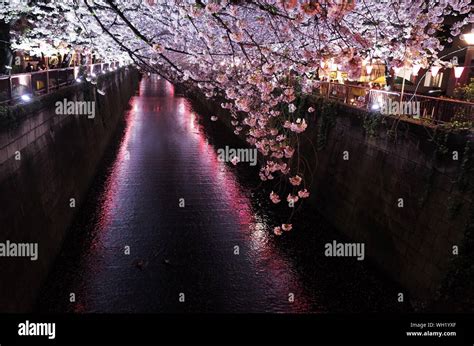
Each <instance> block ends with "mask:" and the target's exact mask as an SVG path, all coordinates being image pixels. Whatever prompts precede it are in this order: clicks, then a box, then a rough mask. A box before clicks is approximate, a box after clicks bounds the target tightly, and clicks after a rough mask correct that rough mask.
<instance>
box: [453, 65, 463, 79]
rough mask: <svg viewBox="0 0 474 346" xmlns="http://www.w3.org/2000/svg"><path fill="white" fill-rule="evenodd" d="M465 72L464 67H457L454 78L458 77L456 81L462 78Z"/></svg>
mask: <svg viewBox="0 0 474 346" xmlns="http://www.w3.org/2000/svg"><path fill="white" fill-rule="evenodd" d="M463 71H464V66H456V67H455V68H454V77H456V79H457V78H460V77H461V75H462V72H463Z"/></svg>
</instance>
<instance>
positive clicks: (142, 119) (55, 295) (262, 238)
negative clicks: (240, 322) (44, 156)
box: [36, 76, 406, 313]
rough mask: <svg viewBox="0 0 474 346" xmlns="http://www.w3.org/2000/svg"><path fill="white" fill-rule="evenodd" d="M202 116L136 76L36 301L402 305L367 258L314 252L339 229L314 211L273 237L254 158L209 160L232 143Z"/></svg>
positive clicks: (284, 308)
mask: <svg viewBox="0 0 474 346" xmlns="http://www.w3.org/2000/svg"><path fill="white" fill-rule="evenodd" d="M210 116H211V114H198V113H197V112H196V111H195V110H194V109H193V106H192V103H191V102H190V101H189V100H188V99H186V98H184V97H181V96H178V95H174V88H173V86H172V85H171V84H169V83H167V82H164V81H162V80H159V79H157V78H156V77H153V76H152V77H148V78H144V79H143V80H142V82H141V85H140V89H139V92H138V93H137V95H136V96H135V97H133V98H132V100H131V108H130V110H129V111H128V112H127V114H126V116H125V121H124V129H123V133H121V135H120V137H119V138H117V140H116V142H117V143H116V145H115V146H113V147H112V148H111V149H110V150H109V151H108V153H107V155H106V158H105V159H104V166H103V167H102V169H101V171H100V172H99V173H98V175H97V177H96V180H95V182H94V184H93V186H92V187H91V190H90V192H89V194H88V197H87V200H86V201H84V203H83V204H82V206H81V210H80V211H79V213H78V216H77V218H76V221H75V223H74V224H73V225H72V227H71V229H70V231H69V236H68V238H67V239H66V241H65V244H64V248H63V251H62V253H61V255H60V256H59V257H58V259H57V261H56V264H55V268H54V270H53V271H52V273H51V275H50V276H49V278H48V280H47V282H46V284H45V286H44V289H43V291H42V293H41V296H40V299H39V300H38V304H37V307H36V310H37V311H41V312H79V313H82V312H289V313H291V312H315V313H319V312H366V311H401V310H405V309H406V308H405V307H404V305H403V304H400V303H397V293H398V292H400V288H398V287H397V286H396V285H394V284H393V283H392V282H390V281H389V280H387V279H386V278H385V277H384V275H383V274H381V273H380V272H379V271H378V270H377V269H375V268H373V267H372V266H371V264H370V262H369V261H357V260H356V259H355V258H334V257H333V258H328V257H325V256H324V244H325V243H327V242H332V241H333V240H338V241H344V238H343V237H342V236H341V235H340V234H339V233H337V232H336V231H335V230H333V229H332V228H331V227H330V226H329V225H328V224H327V222H326V221H324V220H323V218H322V217H321V216H319V215H316V214H315V213H314V211H311V210H307V209H304V208H303V210H302V212H301V213H300V215H299V217H298V220H297V226H296V227H295V229H294V230H293V231H291V232H290V233H286V234H285V235H284V236H283V237H277V236H275V235H273V233H272V229H273V227H274V226H275V225H277V224H279V223H281V220H280V219H279V215H278V211H277V210H275V208H274V206H273V205H270V204H269V200H268V191H265V190H263V189H261V188H259V181H258V179H257V178H258V175H257V172H258V171H257V168H255V167H253V168H252V167H249V165H248V164H244V163H242V164H239V165H238V166H237V168H236V167H235V166H233V165H232V164H231V163H224V162H220V161H218V159H217V152H216V150H217V149H218V148H220V147H223V146H225V145H229V146H231V147H232V146H234V147H239V146H240V145H241V144H240V143H239V140H238V139H236V138H235V137H233V135H232V133H231V132H229V130H227V129H225V128H222V125H219V123H214V122H213V123H209V124H208V126H206V129H204V127H203V126H202V124H200V119H208V118H209V117H210ZM180 199H184V207H180ZM182 201H183V200H181V202H182ZM236 246H238V254H236ZM128 249H129V252H130V253H129V254H127V250H128ZM71 293H74V295H75V302H70V301H69V299H70V294H71ZM182 294H184V296H183V295H182ZM291 294H292V295H294V301H293V302H290V301H289V297H292V296H291ZM183 297H184V302H181V301H180V298H181V300H182V298H183Z"/></svg>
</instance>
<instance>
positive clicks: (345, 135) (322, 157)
mask: <svg viewBox="0 0 474 346" xmlns="http://www.w3.org/2000/svg"><path fill="white" fill-rule="evenodd" d="M197 93H198V92H190V93H189V95H190V96H191V97H192V98H193V99H195V100H196V102H200V103H201V104H203V101H202V100H203V99H204V97H197ZM310 105H313V106H315V108H316V112H315V113H313V114H312V115H309V114H308V118H307V119H306V121H307V122H308V129H307V131H306V132H305V134H306V135H305V136H301V140H302V142H301V150H302V153H303V155H304V157H305V158H306V159H307V160H308V162H309V166H310V167H314V169H313V170H312V173H313V175H314V177H313V184H312V187H311V189H310V191H311V193H312V194H311V198H310V208H314V209H315V210H316V211H317V212H319V213H320V214H321V215H323V216H324V217H325V218H326V219H327V220H328V221H329V222H330V223H331V224H332V225H334V226H335V228H336V229H338V230H339V231H340V232H342V233H343V234H344V235H345V236H347V237H349V238H350V239H351V240H352V241H354V242H361V243H364V244H365V251H366V258H368V259H370V261H372V262H373V263H374V264H375V265H376V266H378V267H379V268H381V269H382V271H383V272H385V273H386V274H387V276H389V277H390V278H391V279H393V280H395V281H396V282H398V283H400V284H401V285H402V286H403V287H404V288H405V291H404V292H401V293H403V294H404V299H405V301H408V300H410V298H415V299H414V300H413V299H412V301H416V302H418V303H419V302H422V303H434V302H435V301H436V300H439V299H442V298H446V299H451V298H452V295H453V293H452V292H453V289H454V287H458V288H459V292H458V293H457V294H461V295H463V294H466V293H468V292H469V291H472V289H470V285H469V284H465V283H464V284H463V282H465V281H466V280H468V281H469V279H467V278H465V277H463V276H464V274H467V273H468V272H469V271H472V255H470V254H471V253H472V243H473V242H472V236H471V234H473V232H472V231H473V230H472V227H473V224H474V222H473V221H474V218H473V216H474V211H473V210H474V208H473V207H474V204H473V194H472V192H473V186H472V185H473V184H474V177H473V174H474V155H473V152H474V148H473V144H472V142H473V139H474V138H473V136H472V132H469V131H464V132H463V131H452V130H448V131H441V129H439V128H438V129H437V130H436V129H435V128H433V127H429V126H427V125H425V126H423V125H420V124H417V123H414V122H407V121H396V120H394V119H393V118H389V117H383V116H381V115H380V114H371V113H368V112H367V111H365V110H360V109H356V108H353V107H350V106H347V105H344V104H338V103H334V102H331V101H327V100H324V101H323V99H313V100H312V101H310V102H308V103H307V105H306V106H308V107H309V106H310ZM203 106H204V107H205V106H206V105H205V104H203ZM207 107H208V109H209V114H211V115H212V114H216V109H217V104H215V105H214V107H212V108H209V106H207ZM217 113H220V114H221V116H220V117H219V119H220V120H221V121H223V122H224V123H225V124H226V125H228V126H229V128H231V125H230V116H229V115H228V114H226V113H225V112H224V111H219V112H217ZM306 178H307V179H311V177H310V175H309V174H308V175H307V176H306ZM457 251H458V254H456V252H457ZM470 256H471V257H470ZM446 296H450V297H446ZM397 298H398V297H394V299H397ZM449 308H450V307H448V309H449Z"/></svg>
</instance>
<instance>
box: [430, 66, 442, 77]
mask: <svg viewBox="0 0 474 346" xmlns="http://www.w3.org/2000/svg"><path fill="white" fill-rule="evenodd" d="M440 69H441V67H440V66H431V69H430V71H431V75H432V76H433V77H436V76H437V75H438V72H439V70H440Z"/></svg>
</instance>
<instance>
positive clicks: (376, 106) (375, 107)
mask: <svg viewBox="0 0 474 346" xmlns="http://www.w3.org/2000/svg"><path fill="white" fill-rule="evenodd" d="M372 109H373V110H374V111H376V110H378V109H380V106H379V104H378V103H374V104H373V105H372Z"/></svg>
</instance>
